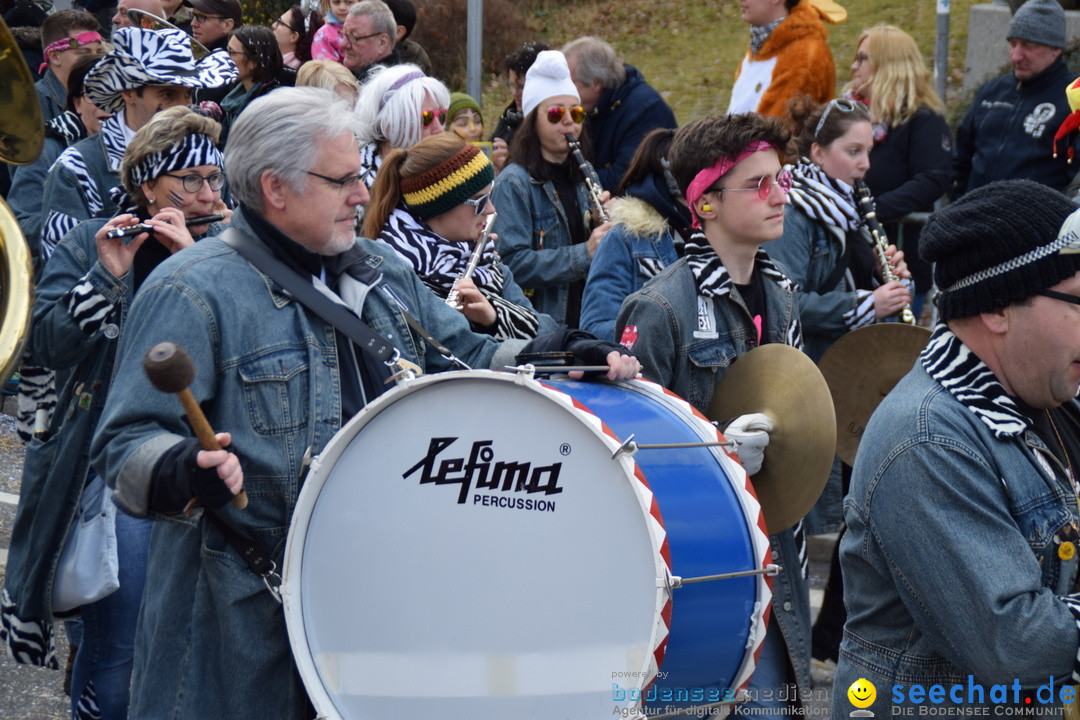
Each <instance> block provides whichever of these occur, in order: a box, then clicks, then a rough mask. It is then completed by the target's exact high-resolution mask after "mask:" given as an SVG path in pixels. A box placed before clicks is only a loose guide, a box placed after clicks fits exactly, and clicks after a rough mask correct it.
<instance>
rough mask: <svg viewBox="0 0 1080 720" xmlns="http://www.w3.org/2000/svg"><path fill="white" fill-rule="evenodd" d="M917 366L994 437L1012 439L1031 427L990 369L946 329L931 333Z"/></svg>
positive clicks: (941, 327)
mask: <svg viewBox="0 0 1080 720" xmlns="http://www.w3.org/2000/svg"><path fill="white" fill-rule="evenodd" d="M919 362H921V363H922V366H923V369H924V370H925V371H926V374H927V375H929V376H930V377H931V378H933V379H934V380H936V381H937V382H938V383H940V384H941V386H942V387H944V388H945V389H946V390H948V391H949V392H950V393H951V394H952V396H953V397H955V398H956V399H957V400H959V401H960V403H961V404H963V405H964V407H966V408H967V409H968V410H970V411H971V412H973V413H975V416H976V417H978V418H979V419H980V420H982V421H983V423H985V424H986V426H987V427H989V428H990V430H991V432H993V433H994V437H996V438H998V439H1000V440H1004V439H1006V438H1010V437H1015V436H1017V435H1020V434H1021V433H1023V432H1024V431H1025V430H1027V429H1028V427H1029V426H1030V425H1031V422H1030V421H1029V420H1028V419H1027V416H1025V415H1024V414H1023V413H1022V412H1021V411H1020V408H1018V407H1017V406H1016V403H1015V402H1014V401H1013V399H1012V397H1010V396H1009V394H1008V393H1006V392H1005V388H1004V387H1002V385H1001V383H1000V382H998V379H997V377H995V375H994V373H993V372H991V371H990V368H988V367H987V366H986V365H985V364H984V363H983V361H982V360H980V359H979V358H978V357H977V356H976V355H975V353H973V352H971V350H970V349H969V348H968V347H967V345H964V343H963V342H961V341H960V338H958V337H956V335H954V334H953V333H952V331H951V330H949V328H948V327H946V326H945V325H938V326H937V328H936V329H935V330H934V334H933V335H931V336H930V342H928V343H927V344H926V347H925V348H923V351H922V353H921V354H920V355H919Z"/></svg>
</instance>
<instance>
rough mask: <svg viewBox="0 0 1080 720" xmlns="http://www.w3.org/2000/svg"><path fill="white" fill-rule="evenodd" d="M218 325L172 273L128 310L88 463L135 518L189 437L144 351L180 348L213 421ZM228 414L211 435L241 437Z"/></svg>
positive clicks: (152, 283) (208, 309)
mask: <svg viewBox="0 0 1080 720" xmlns="http://www.w3.org/2000/svg"><path fill="white" fill-rule="evenodd" d="M429 294H430V293H429ZM447 309H449V308H447ZM218 322H219V321H218V319H217V318H215V317H214V311H213V308H212V307H211V306H210V305H209V304H208V303H207V302H206V300H205V299H204V298H202V297H200V296H199V295H198V294H197V293H195V292H193V291H192V290H191V289H190V288H189V287H188V286H187V285H184V284H182V283H181V282H180V281H179V280H175V279H174V278H172V277H169V276H163V277H162V278H161V279H160V280H157V281H155V280H153V279H151V280H150V281H149V282H148V283H147V284H144V285H143V286H142V288H140V291H139V295H138V299H137V300H136V301H135V302H133V303H132V305H131V309H130V311H129V312H128V316H127V319H126V321H125V324H124V331H123V332H122V333H121V335H120V347H119V349H118V351H117V358H116V369H115V373H114V377H116V378H123V382H115V383H113V385H112V388H111V389H110V391H109V396H108V398H107V399H106V401H105V409H104V411H103V413H102V417H101V421H100V423H99V424H98V428H97V431H96V432H95V434H94V439H93V442H92V443H91V447H90V458H91V461H92V463H93V466H94V469H95V470H97V472H98V474H100V475H101V476H102V477H103V478H105V481H106V482H107V483H108V484H109V485H110V486H112V487H114V488H115V489H116V492H117V495H116V498H117V502H119V503H120V504H121V505H122V506H123V507H124V509H125V510H127V511H128V512H130V513H132V514H134V515H138V516H144V515H146V514H147V513H148V512H149V511H150V493H151V480H152V477H153V471H154V467H155V466H156V465H157V462H158V460H159V459H160V457H161V456H162V455H163V454H164V453H166V452H167V451H168V450H169V449H170V448H171V447H173V446H174V445H176V443H178V442H180V441H181V440H183V439H185V438H187V437H190V436H191V430H190V428H189V426H188V424H187V422H186V421H185V420H184V417H183V413H182V410H181V406H180V403H179V402H178V401H177V400H176V399H175V398H171V397H168V396H166V395H164V394H162V392H161V391H159V390H158V389H156V388H155V387H154V386H153V385H151V384H150V381H149V380H148V379H147V377H146V373H145V372H144V371H143V368H142V358H143V354H144V353H145V352H146V350H147V348H150V347H153V346H154V345H156V344H157V343H159V342H165V341H171V342H178V343H181V344H182V345H183V347H184V349H185V350H186V351H187V353H188V355H190V356H191V359H192V362H193V363H194V365H195V368H196V372H195V378H194V380H192V382H191V384H190V385H189V388H190V390H191V393H192V395H194V397H195V400H196V402H199V403H200V405H201V406H202V408H203V410H204V411H205V412H206V414H207V417H208V418H209V419H210V421H211V423H213V422H214V398H216V397H217V396H218V379H219V373H220V372H221V368H220V367H218V357H217V354H218V353H217V348H218V346H219V344H220V336H219V334H218V333H219V331H220V330H221V328H220V326H219V324H218ZM229 417H231V418H233V420H232V422H231V423H226V425H229V426H223V427H217V426H215V427H214V430H215V431H217V432H232V433H233V434H234V437H236V436H237V434H241V435H242V434H243V432H244V431H246V430H247V428H246V427H241V426H239V423H240V422H241V418H243V417H246V416H245V415H244V414H243V413H242V412H240V409H235V412H234V413H232V414H231V415H229Z"/></svg>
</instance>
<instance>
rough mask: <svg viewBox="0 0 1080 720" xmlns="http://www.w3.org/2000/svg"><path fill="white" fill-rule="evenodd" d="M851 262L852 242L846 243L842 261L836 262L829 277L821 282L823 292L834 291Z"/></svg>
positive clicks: (841, 257)
mask: <svg viewBox="0 0 1080 720" xmlns="http://www.w3.org/2000/svg"><path fill="white" fill-rule="evenodd" d="M850 262H851V243H850V242H845V243H844V252H843V254H842V255H841V256H840V262H838V263H837V264H836V267H834V268H833V270H832V272H831V273H829V277H827V278H825V282H823V283H821V292H823V293H827V292H832V290H833V288H835V287H836V283H838V282H840V278H842V277H843V276H844V273H846V272H847V269H848V263H850Z"/></svg>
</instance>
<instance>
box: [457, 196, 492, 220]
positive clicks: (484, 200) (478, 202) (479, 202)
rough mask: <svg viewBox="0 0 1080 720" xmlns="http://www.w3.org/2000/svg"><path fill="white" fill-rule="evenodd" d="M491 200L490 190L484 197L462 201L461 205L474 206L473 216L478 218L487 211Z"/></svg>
mask: <svg viewBox="0 0 1080 720" xmlns="http://www.w3.org/2000/svg"><path fill="white" fill-rule="evenodd" d="M490 199H491V191H490V190H488V191H487V192H486V193H484V194H483V195H481V196H480V197H478V198H469V199H467V200H462V201H461V204H462V205H472V209H473V214H474V215H476V216H480V215H483V214H484V210H486V209H487V204H488V200H490Z"/></svg>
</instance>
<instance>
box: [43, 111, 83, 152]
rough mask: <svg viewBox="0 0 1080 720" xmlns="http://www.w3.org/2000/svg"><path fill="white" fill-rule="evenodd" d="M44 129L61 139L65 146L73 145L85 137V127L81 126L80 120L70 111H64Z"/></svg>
mask: <svg viewBox="0 0 1080 720" xmlns="http://www.w3.org/2000/svg"><path fill="white" fill-rule="evenodd" d="M46 129H47V130H48V131H49V132H52V133H53V134H54V135H55V136H56V137H59V138H62V139H63V141H64V144H65V145H73V144H75V143H76V142H78V141H79V140H82V139H83V138H84V137H86V126H85V125H83V122H82V118H80V117H79V115H78V114H77V113H74V112H72V111H71V110H65V111H64V112H62V113H60V114H59V115H57V116H56V117H54V118H53V119H52V120H50V121H49V122H48V123H47V124H46Z"/></svg>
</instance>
